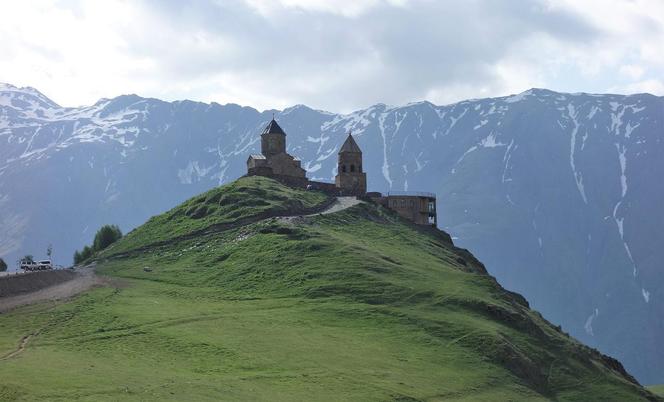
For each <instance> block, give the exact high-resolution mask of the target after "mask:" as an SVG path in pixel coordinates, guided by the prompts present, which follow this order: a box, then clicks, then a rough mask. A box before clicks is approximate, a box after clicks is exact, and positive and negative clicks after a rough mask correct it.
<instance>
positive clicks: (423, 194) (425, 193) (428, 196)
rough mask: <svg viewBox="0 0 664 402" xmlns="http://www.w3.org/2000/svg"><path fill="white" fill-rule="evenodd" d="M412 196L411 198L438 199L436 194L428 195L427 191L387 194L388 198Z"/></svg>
mask: <svg viewBox="0 0 664 402" xmlns="http://www.w3.org/2000/svg"><path fill="white" fill-rule="evenodd" d="M391 195H393V196H411V197H427V198H436V194H435V193H428V192H426V191H390V192H388V193H387V196H388V197H389V196H391Z"/></svg>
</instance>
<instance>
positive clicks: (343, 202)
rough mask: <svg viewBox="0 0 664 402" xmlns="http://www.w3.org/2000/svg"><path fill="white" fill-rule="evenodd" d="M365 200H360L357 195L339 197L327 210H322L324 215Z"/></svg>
mask: <svg viewBox="0 0 664 402" xmlns="http://www.w3.org/2000/svg"><path fill="white" fill-rule="evenodd" d="M363 202H364V201H362V200H358V199H357V197H337V199H336V200H335V201H334V203H332V205H330V206H329V207H328V208H327V209H326V210H324V211H322V212H321V214H322V215H327V214H333V213H335V212H339V211H343V210H344V209H347V208H350V207H354V206H355V205H358V204H361V203H363ZM313 215H318V214H312V215H307V216H313Z"/></svg>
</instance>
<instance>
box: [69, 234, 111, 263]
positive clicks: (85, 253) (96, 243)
mask: <svg viewBox="0 0 664 402" xmlns="http://www.w3.org/2000/svg"><path fill="white" fill-rule="evenodd" d="M121 238H122V231H121V230H120V228H119V227H118V226H117V225H104V226H102V227H101V228H100V229H99V230H98V231H97V233H96V234H95V238H94V240H93V242H92V247H90V246H85V247H83V250H81V251H78V250H76V252H74V264H81V263H83V262H84V261H86V260H87V259H89V258H90V257H92V255H93V254H94V253H96V252H98V251H101V250H103V249H105V248H106V247H108V246H110V245H111V244H113V243H115V242H116V241H118V240H120V239H121Z"/></svg>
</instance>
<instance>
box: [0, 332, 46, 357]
mask: <svg viewBox="0 0 664 402" xmlns="http://www.w3.org/2000/svg"><path fill="white" fill-rule="evenodd" d="M37 335H39V331H36V332H34V333H32V334H30V335H26V336H24V337H23V338H21V342H19V344H18V347H17V348H16V349H14V350H13V351H11V352H9V353H7V354H6V355H4V356H2V357H0V361H3V360H9V359H11V358H12V357H16V356H18V355H20V354H21V353H23V351H24V350H25V348H26V347H27V346H28V342H30V339H32V337H33V336H37Z"/></svg>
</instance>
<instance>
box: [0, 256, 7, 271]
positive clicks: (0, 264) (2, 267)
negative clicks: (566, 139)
mask: <svg viewBox="0 0 664 402" xmlns="http://www.w3.org/2000/svg"><path fill="white" fill-rule="evenodd" d="M6 270H7V263H6V262H5V260H3V259H2V258H0V272H5V271H6Z"/></svg>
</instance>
